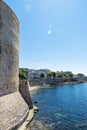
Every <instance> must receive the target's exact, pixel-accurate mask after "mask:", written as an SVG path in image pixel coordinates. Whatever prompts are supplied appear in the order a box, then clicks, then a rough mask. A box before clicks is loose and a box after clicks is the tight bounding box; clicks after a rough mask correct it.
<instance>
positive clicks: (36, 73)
mask: <svg viewBox="0 0 87 130" xmlns="http://www.w3.org/2000/svg"><path fill="white" fill-rule="evenodd" d="M49 72H50V70H48V69H40V70H29V72H28V78H40V75H41V74H42V73H43V74H44V78H47V75H48V74H49Z"/></svg>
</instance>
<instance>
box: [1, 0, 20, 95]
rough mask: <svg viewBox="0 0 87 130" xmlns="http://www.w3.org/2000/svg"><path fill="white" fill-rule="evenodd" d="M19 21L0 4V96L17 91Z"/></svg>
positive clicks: (2, 3) (5, 6)
mask: <svg viewBox="0 0 87 130" xmlns="http://www.w3.org/2000/svg"><path fill="white" fill-rule="evenodd" d="M18 64H19V21H18V19H17V17H16V15H15V14H14V13H13V11H12V10H11V9H10V8H9V7H8V6H7V5H6V4H5V3H4V2H3V1H2V2H0V96H3V95H5V94H8V93H11V92H15V91H17V90H18V86H19V79H18Z"/></svg>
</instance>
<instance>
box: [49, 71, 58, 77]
mask: <svg viewBox="0 0 87 130" xmlns="http://www.w3.org/2000/svg"><path fill="white" fill-rule="evenodd" d="M48 77H50V78H55V77H56V73H55V72H54V71H53V72H50V73H49V74H48Z"/></svg>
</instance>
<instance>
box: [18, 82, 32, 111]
mask: <svg viewBox="0 0 87 130" xmlns="http://www.w3.org/2000/svg"><path fill="white" fill-rule="evenodd" d="M19 92H20V93H21V95H22V97H23V99H24V100H25V102H26V103H27V105H28V107H29V110H30V109H32V108H33V105H32V101H31V96H30V91H29V82H28V81H27V80H20V84H19Z"/></svg>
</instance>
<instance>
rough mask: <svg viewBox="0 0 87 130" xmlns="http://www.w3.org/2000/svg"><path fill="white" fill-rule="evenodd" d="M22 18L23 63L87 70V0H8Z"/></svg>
mask: <svg viewBox="0 0 87 130" xmlns="http://www.w3.org/2000/svg"><path fill="white" fill-rule="evenodd" d="M4 1H5V2H6V3H7V4H8V5H9V6H10V7H11V8H12V9H13V10H14V12H15V13H16V15H17V17H18V19H19V21H20V67H23V68H32V69H40V68H43V69H44V68H48V69H51V70H55V71H56V70H59V71H61V70H63V71H72V72H73V73H78V72H82V73H84V74H87V0H4Z"/></svg>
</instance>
